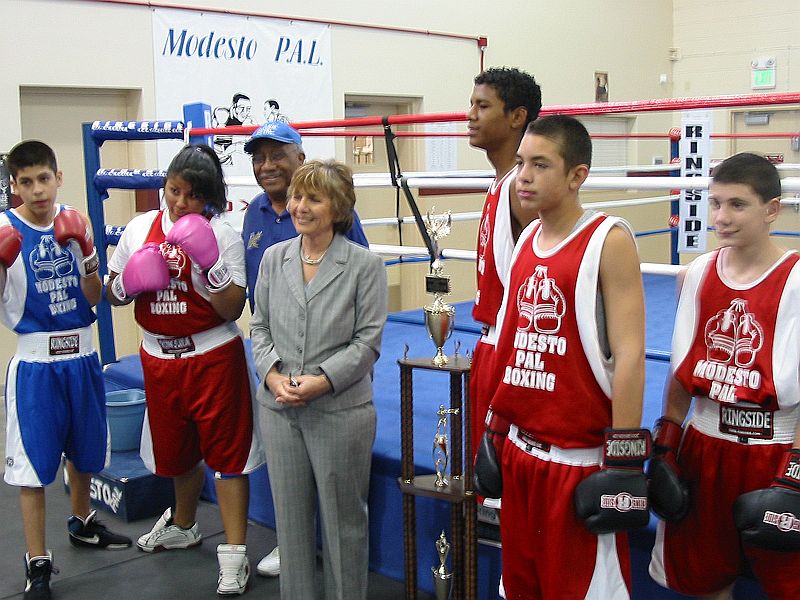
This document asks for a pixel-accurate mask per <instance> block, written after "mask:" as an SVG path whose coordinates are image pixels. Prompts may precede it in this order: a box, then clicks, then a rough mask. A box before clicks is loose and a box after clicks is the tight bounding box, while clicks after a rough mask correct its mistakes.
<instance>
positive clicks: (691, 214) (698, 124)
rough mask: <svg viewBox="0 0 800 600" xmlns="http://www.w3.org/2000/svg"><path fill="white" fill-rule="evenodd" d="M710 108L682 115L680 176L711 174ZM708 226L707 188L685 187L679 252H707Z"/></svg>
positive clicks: (682, 200) (679, 232) (679, 229)
mask: <svg viewBox="0 0 800 600" xmlns="http://www.w3.org/2000/svg"><path fill="white" fill-rule="evenodd" d="M712 124H713V119H712V115H711V112H710V111H702V110H701V111H697V110H691V111H686V112H684V113H683V115H682V116H681V141H680V143H679V149H680V159H681V177H708V174H709V170H710V169H709V167H710V165H711V129H712ZM707 227H708V190H705V189H692V190H682V191H681V200H680V224H679V226H678V252H696V253H700V252H705V251H706V239H707V237H708V234H707V231H706V230H707Z"/></svg>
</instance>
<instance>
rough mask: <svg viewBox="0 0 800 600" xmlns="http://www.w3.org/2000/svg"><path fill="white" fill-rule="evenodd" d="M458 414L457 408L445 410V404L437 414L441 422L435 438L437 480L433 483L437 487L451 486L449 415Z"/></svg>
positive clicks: (437, 424)
mask: <svg viewBox="0 0 800 600" xmlns="http://www.w3.org/2000/svg"><path fill="white" fill-rule="evenodd" d="M456 413H458V409H457V408H449V409H448V408H445V407H444V404H440V405H439V410H438V411H436V414H437V415H438V416H439V422H438V423H436V434H435V435H434V436H433V453H432V454H433V467H434V469H435V470H436V479H435V480H434V481H433V483H434V485H436V487H445V486H447V485H449V483H450V482H449V481H447V477H446V476H445V475H446V473H447V463H449V462H450V453H449V451H448V449H447V415H454V414H456Z"/></svg>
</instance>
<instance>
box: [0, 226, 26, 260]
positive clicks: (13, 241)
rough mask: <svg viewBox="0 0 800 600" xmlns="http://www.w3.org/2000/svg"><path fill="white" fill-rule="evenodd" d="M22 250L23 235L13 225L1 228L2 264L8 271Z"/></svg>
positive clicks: (0, 253) (0, 254)
mask: <svg viewBox="0 0 800 600" xmlns="http://www.w3.org/2000/svg"><path fill="white" fill-rule="evenodd" d="M21 248H22V234H21V233H20V232H19V231H18V230H17V228H16V227H14V226H13V225H3V226H2V227H0V264H1V265H3V266H4V267H5V268H6V269H8V268H9V267H10V266H11V265H13V264H14V261H15V260H17V256H19V251H20V249H21Z"/></svg>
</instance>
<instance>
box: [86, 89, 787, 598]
mask: <svg viewBox="0 0 800 600" xmlns="http://www.w3.org/2000/svg"><path fill="white" fill-rule="evenodd" d="M788 104H800V94H773V95H754V96H741V97H728V96H725V97H717V98H699V99H672V100H659V101H649V102H639V103H636V102H630V103H608V104H607V105H603V106H601V105H595V104H592V105H574V106H552V107H545V108H544V109H543V110H542V114H552V113H564V114H573V115H591V114H597V113H598V112H602V113H607V114H609V113H610V114H615V113H636V112H650V111H663V110H679V109H680V110H686V109H692V108H704V109H708V108H729V107H732V106H764V105H788ZM601 109H602V110H601ZM465 120H466V117H465V115H464V114H463V113H445V114H437V115H403V116H394V117H382V118H381V117H366V118H360V119H349V120H343V121H342V120H340V121H332V122H307V123H295V124H294V125H295V127H297V128H298V129H299V130H300V131H301V133H302V134H303V136H312V135H336V136H353V135H374V136H382V137H384V139H385V140H386V141H387V148H389V151H388V152H389V157H388V159H389V164H390V172H389V173H388V174H361V175H358V174H357V175H356V176H355V180H356V185H357V187H359V188H393V189H394V190H396V192H397V194H398V195H401V194H402V195H403V196H405V198H406V200H407V202H408V204H409V206H408V210H409V211H410V212H411V214H410V215H401V214H400V213H399V212H398V214H397V215H395V216H393V217H386V218H379V219H363V220H362V224H363V225H364V228H365V232H366V234H367V237H368V238H370V230H371V228H373V227H384V228H385V227H389V228H391V227H395V228H397V229H398V230H401V229H402V228H403V227H404V226H405V227H413V226H414V225H416V226H417V233H418V234H419V236H420V238H421V239H422V242H423V246H406V245H402V244H397V245H392V244H371V245H370V247H371V249H372V250H373V251H374V252H376V253H379V254H381V255H384V256H385V257H386V259H387V261H386V264H387V269H390V270H391V269H403V268H405V267H404V265H410V264H415V263H419V262H423V263H424V262H428V261H429V260H431V251H432V245H431V240H430V239H429V237H428V235H427V233H426V232H425V230H424V226H423V224H422V212H421V211H420V209H419V206H418V205H417V202H416V199H415V198H414V192H413V191H412V190H416V192H417V194H422V193H423V192H424V190H436V191H439V192H441V191H442V190H448V189H451V190H459V191H464V190H468V191H471V192H475V193H482V192H485V190H486V188H487V187H488V185H489V183H490V182H491V180H492V174H491V173H490V172H488V171H469V172H448V173H445V174H431V173H422V172H410V173H406V174H403V173H402V171H401V169H400V165H399V162H398V159H397V154H396V152H395V153H394V154H392V150H391V148H393V147H394V146H393V144H392V143H391V141H392V140H393V139H394V138H395V137H414V136H416V137H424V135H425V133H424V132H394V131H392V127H393V126H395V125H408V124H419V123H429V122H458V121H465ZM192 122H194V123H197V122H200V123H203V120H202V112H198V111H197V105H191V106H190V107H187V112H186V114H185V115H184V118H183V120H172V121H146V122H107V121H96V122H95V123H87V124H85V125H84V130H83V133H84V157H85V162H86V173H87V190H88V201H89V215H90V219H91V221H92V226H93V229H94V231H95V232H102V235H97V234H96V238H97V239H98V246H101V249H100V251H99V252H98V254H99V256H100V257H101V267H100V268H101V273H103V274H104V273H105V272H106V269H107V264H106V252H105V251H104V250H105V248H107V246H109V245H114V244H115V243H116V241H117V240H118V239H119V235H121V227H119V226H116V225H107V224H106V223H105V219H104V217H103V201H104V198H105V197H107V193H108V190H111V189H158V188H161V187H162V185H163V178H164V172H163V171H161V170H158V169H151V170H146V169H113V168H101V166H100V160H99V147H100V146H101V145H102V144H103V143H104V142H106V141H114V140H157V139H176V140H184V141H189V140H192V141H206V142H207V141H209V136H212V135H215V134H219V133H222V132H224V133H225V134H226V135H249V134H250V133H251V132H252V131H253V129H254V127H227V128H222V129H210V128H206V127H204V128H197V127H193V126H192V125H191V123H192ZM374 126H377V127H381V128H382V129H377V130H363V129H358V130H354V129H352V128H354V127H359V128H363V127H374ZM639 135H641V136H647V135H651V136H652V138H653V139H658V140H661V141H664V142H665V143H668V144H669V150H670V152H669V153H670V158H671V159H672V160H673V161H675V160H679V156H678V139H677V138H678V137H679V132H678V134H676V133H675V132H674V131H670V132H667V133H664V134H639ZM724 135H725V134H721V138H722V137H724ZM782 135H783V137H786V138H787V139H790V138H793V137H795V136H797V137H800V132H798V133H792V132H788V133H787V134H782ZM593 137H599V138H602V136H593ZM712 137H713V136H712ZM780 168H781V170H783V171H785V172H786V173H787V174H789V176H788V177H784V179H783V187H784V203H785V204H787V205H790V206H794V207H795V210H796V207H797V204H798V201H797V199H796V198H793V197H792V194H796V195H797V197H800V177H798V175H799V174H800V165H793V164H788V165H782V166H781V167H780ZM620 171H622V172H626V173H636V176H619V175H617V174H616V173H618V172H620ZM229 183H235V184H239V185H241V184H244V183H245V182H244V181H229ZM248 183H249V184H251V185H253V196H255V195H256V193H258V191H259V189H258V188H257V187H256V186H255V185H254V184H253V183H252V181H251V182H248ZM707 186H708V178H704V177H680V176H679V172H678V170H677V167H676V165H675V164H665V165H656V166H649V165H645V166H643V165H634V166H632V167H613V168H612V167H609V168H596V169H592V171H591V173H590V177H589V178H588V179H587V181H586V183H585V184H584V186H583V188H582V189H583V190H586V191H591V190H617V191H621V190H636V191H645V192H647V193H648V194H656V193H658V194H660V195H652V196H647V197H642V198H634V199H626V200H601V201H595V202H591V203H589V204H587V205H586V206H587V207H591V208H596V209H603V210H606V211H608V212H611V213H612V214H613V213H614V211H615V210H617V209H621V208H627V209H630V208H631V207H636V206H648V207H649V206H650V205H660V206H654V207H653V208H652V210H659V211H661V212H660V213H659V214H662V215H663V219H661V220H662V221H663V224H664V225H663V227H659V228H653V229H648V230H645V231H640V232H639V233H637V237H638V238H639V239H645V238H651V237H654V236H662V237H666V238H667V239H668V240H669V243H668V245H669V248H670V252H669V254H670V261H669V262H670V263H672V264H663V263H656V262H652V263H643V264H642V272H643V278H644V283H645V306H646V347H647V355H646V357H647V360H646V377H645V381H646V389H645V401H644V412H643V418H642V424H643V426H645V427H650V426H652V424H653V423H654V422H655V420H656V419H657V418H658V417H659V416H660V415H661V394H662V389H663V383H664V381H665V379H666V377H667V374H668V369H669V365H668V362H669V351H670V342H671V336H672V328H673V323H674V315H675V305H676V299H675V281H674V275H675V274H676V273H677V271H678V270H679V269H680V267H679V265H678V263H679V262H680V258H681V257H680V256H679V255H678V253H677V251H676V244H677V230H678V227H677V226H676V225H677V223H676V218H675V217H676V216H677V214H678V210H677V202H678V194H679V191H680V190H683V189H704V188H707ZM648 210H649V209H648ZM452 218H453V223H454V225H453V226H454V227H457V226H459V225H457V224H458V223H463V222H467V221H471V222H475V221H477V220H478V219H479V218H480V213H479V212H474V211H472V212H470V211H465V212H462V213H456V214H453V216H452ZM775 233H776V234H779V235H785V236H792V237H796V236H797V233H796V232H795V231H790V230H786V231H777V232H775ZM472 243H473V247H474V237H473V242H472ZM442 257H443V258H444V259H445V260H446V261H465V260H466V261H474V260H475V251H474V250H466V249H457V248H445V249H444V250H443V252H442ZM454 305H455V308H456V319H455V327H454V331H453V334H452V336H451V338H450V340H449V341H448V342H447V344H446V348H445V350H446V352H447V353H449V354H452V353H453V352H454V351H456V348H460V350H459V352H461V353H465V352H467V351H471V349H472V348H473V347H474V346H475V343H476V341H477V340H478V339H479V337H480V325H479V324H478V323H476V322H474V321H473V320H472V318H471V302H469V301H462V302H456V303H454ZM98 326H99V336H100V348H101V358H102V362H103V363H104V365H106V366H105V379H106V389H107V390H108V391H111V390H115V389H127V388H141V387H143V383H142V373H141V365H140V363H139V359H138V355H132V356H125V357H121V358H119V359H118V357H117V356H116V353H115V350H114V339H113V329H112V325H111V311H110V307H109V306H108V304H107V303H106V302H105V300H104V301H103V303H102V304H101V305H100V306H98ZM247 349H248V358H249V359H250V360H252V357H251V356H250V354H249V352H250V350H249V344H248V347H247ZM406 353H407V355H408V356H413V357H425V356H433V353H434V347H433V344H432V343H431V341H430V339H429V338H428V334H427V332H426V329H425V325H424V315H423V312H422V310H421V309H419V308H417V309H413V310H402V311H396V312H392V313H391V314H390V315H389V318H388V320H387V324H386V328H385V331H384V337H383V344H382V353H381V357H380V359H379V360H378V362H377V363H376V365H375V370H374V392H375V393H374V399H375V405H376V408H377V415H378V426H377V434H376V440H375V445H374V450H373V464H372V478H371V483H370V568H371V569H372V570H374V571H377V572H379V573H381V574H383V575H386V576H389V577H392V578H395V579H398V580H402V579H403V578H404V564H403V550H402V548H403V538H402V536H403V531H402V528H400V527H398V523H399V522H400V519H401V518H402V517H401V515H402V513H403V509H402V494H401V492H400V490H399V488H398V486H397V477H398V475H399V474H400V443H399V437H400V428H401V423H400V411H399V405H400V378H399V368H398V365H397V360H398V359H399V358H401V357H403V356H404V355H406ZM436 375H437V374H436V373H431V372H427V371H417V372H415V375H414V420H413V430H414V432H415V440H414V441H415V443H414V464H415V470H416V473H417V474H418V475H420V474H426V473H433V461H432V458H431V450H430V449H431V445H432V438H433V434H434V432H435V426H436V422H437V420H438V417H437V415H436V411H437V409H438V407H439V404H440V403H441V402H442V401H443V397H444V396H443V393H442V390H441V388H442V385H441V383H442V380H441V379H440V378H437V377H436ZM467 430H468V429H467ZM118 458H119V459H120V461H122V462H124V463H125V466H124V467H123V468H132V466H131V465H133V463H135V462H136V461H135V457H133V458H132V457H130V456H128V457H118ZM112 467H113V461H112ZM204 493H205V495H206V496H207V497H208V498H209V499H211V500H214V490H213V485H206V488H205V490H204ZM416 513H417V527H416V529H417V573H418V584H419V587H420V588H421V589H423V590H426V591H428V592H431V591H432V582H431V580H430V577H429V576H427V575H426V573H430V567H431V566H433V565H437V564H438V557H437V556H436V552H435V548H434V545H433V542H434V541H435V540H436V538H437V537H438V534H439V532H440V530H441V529H442V528H445V529H447V524H449V522H450V505H449V504H448V503H446V502H443V501H440V500H436V499H432V498H427V497H422V496H418V497H417V498H416ZM249 516H250V518H251V519H253V520H254V521H256V522H258V523H261V524H264V525H267V526H269V527H273V528H274V526H275V520H274V512H273V506H272V498H271V493H270V489H269V477H268V474H267V472H266V468H265V467H263V468H261V469H259V470H258V471H257V472H256V473H254V474H253V475H251V501H250V511H249ZM654 531H655V518H652V519H651V524H650V526H649V527H648V528H645V529H642V530H638V531H634V532H631V534H630V539H631V553H632V565H633V573H634V596H633V597H634V598H647V599H661V598H664V599H674V598H680V597H682V596H679V595H677V594H673V593H671V592H669V591H667V590H664V589H662V588H660V587H659V586H658V585H656V584H655V583H654V582H653V581H652V580H650V578H649V575H648V574H647V564H648V562H649V553H650V548H651V547H652V545H653V539H654ZM499 574H500V552H499V549H498V548H497V547H496V546H494V545H492V544H490V543H482V544H479V548H478V573H477V581H478V597H479V598H481V599H489V598H496V597H497V582H498V580H499ZM737 594H739V595H737V597H741V598H745V597H746V598H759V597H761V596H759V594H760V591H759V590H758V588H757V586H756V585H755V584H754V583H753V582H751V581H749V580H743V581H742V582H741V583H740V584H738V587H737Z"/></svg>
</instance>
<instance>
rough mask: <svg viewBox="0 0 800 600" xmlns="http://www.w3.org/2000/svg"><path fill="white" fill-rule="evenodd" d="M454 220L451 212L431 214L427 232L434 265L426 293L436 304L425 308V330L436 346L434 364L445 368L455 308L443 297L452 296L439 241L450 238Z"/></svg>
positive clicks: (428, 217) (427, 222)
mask: <svg viewBox="0 0 800 600" xmlns="http://www.w3.org/2000/svg"><path fill="white" fill-rule="evenodd" d="M451 223H452V216H451V215H450V212H449V211H448V212H447V213H445V214H442V215H431V211H428V214H427V215H426V218H425V230H426V231H427V232H428V235H429V236H430V238H431V243H432V245H433V257H432V258H433V261H432V262H431V272H430V274H429V275H426V276H425V291H426V292H428V293H429V294H433V303H432V304H428V305H425V306H423V307H422V309H423V310H424V311H425V327H426V329H427V330H428V335H429V336H430V337H431V339H432V340H433V343H434V344H436V356H434V357H433V364H434V365H436V366H437V367H443V366H444V365H446V364H447V356H445V354H444V351H443V350H442V348H443V347H444V343H445V341H447V338H449V337H450V334H451V333H452V332H453V323H454V321H455V315H456V311H455V308H453V307H452V306H450V305H449V304H447V302H445V301H444V299H443V296H444V295H446V294H449V293H450V277H448V276H447V275H442V270H443V269H444V267H443V266H442V260H441V254H442V252H441V250H440V249H439V240H441V239H442V238H444V237H446V236H447V235H449V234H450V224H451Z"/></svg>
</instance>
